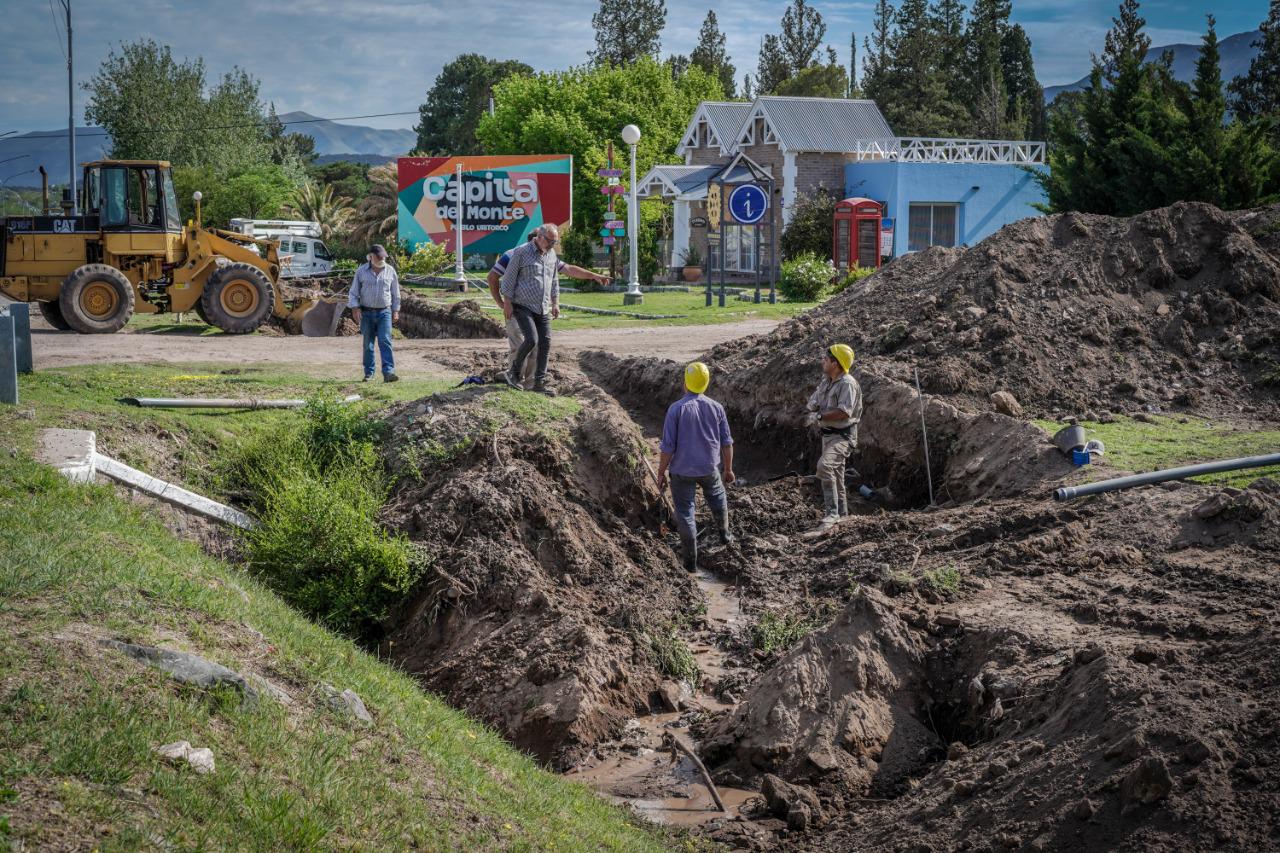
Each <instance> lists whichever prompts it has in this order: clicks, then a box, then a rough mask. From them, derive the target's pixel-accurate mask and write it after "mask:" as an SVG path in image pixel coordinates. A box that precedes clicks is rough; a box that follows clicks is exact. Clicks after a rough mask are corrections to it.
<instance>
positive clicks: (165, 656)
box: [101, 640, 258, 703]
mask: <svg viewBox="0 0 1280 853" xmlns="http://www.w3.org/2000/svg"><path fill="white" fill-rule="evenodd" d="M101 643H102V645H104V646H106V647H108V648H112V649H115V650H116V651H118V652H121V653H122V654H125V655H128V656H129V657H131V658H133V659H134V660H137V661H141V662H142V663H145V664H147V665H148V666H152V667H155V668H156V669H158V670H160V671H161V672H164V673H167V674H168V675H169V676H170V677H172V678H173V679H174V680H175V681H179V682H181V683H183V684H189V685H191V686H192V687H197V688H200V689H201V690H211V689H213V688H215V687H230V688H232V689H234V690H238V691H240V694H241V696H243V697H244V701H246V702H250V703H254V702H257V701H258V691H257V690H254V689H253V688H252V687H250V686H249V682H247V681H245V678H244V676H243V675H241V674H240V673H238V672H235V671H234V670H230V669H227V668H226V667H225V666H222V665H220V664H216V663H214V662H213V661H210V660H205V659H204V658H202V657H200V656H199V655H193V654H189V653H188V652H179V651H174V650H173V649H160V648H156V647H155V646H138V645H134V644H133V643H122V642H120V641H119V640H102V641H101Z"/></svg>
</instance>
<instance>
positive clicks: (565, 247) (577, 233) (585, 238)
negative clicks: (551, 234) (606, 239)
mask: <svg viewBox="0 0 1280 853" xmlns="http://www.w3.org/2000/svg"><path fill="white" fill-rule="evenodd" d="M595 248H596V247H595V241H594V240H592V239H591V235H590V234H589V233H587V230H586V229H585V228H571V229H569V231H568V232H567V233H566V234H565V235H564V239H563V240H561V242H560V260H562V261H564V262H565V263H566V264H574V265H575V266H580V267H590V266H591V264H592V262H593V257H592V256H593V255H594V254H595ZM587 283H588V282H582V284H587Z"/></svg>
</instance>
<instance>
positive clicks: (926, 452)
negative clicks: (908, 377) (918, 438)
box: [911, 367, 933, 506]
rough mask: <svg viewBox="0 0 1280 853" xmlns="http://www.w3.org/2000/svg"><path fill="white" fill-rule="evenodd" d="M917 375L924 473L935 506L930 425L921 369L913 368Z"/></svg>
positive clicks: (930, 498)
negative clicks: (927, 418)
mask: <svg viewBox="0 0 1280 853" xmlns="http://www.w3.org/2000/svg"><path fill="white" fill-rule="evenodd" d="M911 371H912V372H913V373H915V375H916V396H917V397H919V398H920V432H921V434H922V435H923V436H924V473H925V474H926V475H927V476H928V478H929V506H933V465H932V464H931V463H930V462H929V427H928V426H927V425H926V424H925V422H924V394H923V393H922V392H921V391H920V371H919V370H918V369H916V368H914V367H913V368H911Z"/></svg>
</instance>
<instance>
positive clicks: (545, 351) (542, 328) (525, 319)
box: [511, 305, 551, 385]
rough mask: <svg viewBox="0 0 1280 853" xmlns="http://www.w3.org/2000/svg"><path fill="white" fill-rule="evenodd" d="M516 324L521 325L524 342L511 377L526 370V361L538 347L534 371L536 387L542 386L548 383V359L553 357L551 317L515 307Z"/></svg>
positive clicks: (514, 363) (517, 351) (512, 367)
mask: <svg viewBox="0 0 1280 853" xmlns="http://www.w3.org/2000/svg"><path fill="white" fill-rule="evenodd" d="M514 309H515V311H514V313H515V318H516V322H517V323H519V324H520V334H522V335H524V342H523V343H521V344H520V349H518V350H516V359H515V361H514V362H512V364H511V375H512V376H520V373H521V371H522V370H524V360H525V359H526V358H528V357H529V354H530V353H531V352H533V348H534V346H535V345H536V346H537V347H538V363H537V366H536V367H535V368H534V371H533V383H534V385H542V384H543V383H545V382H546V381H547V357H548V356H550V355H551V316H550V315H549V314H540V313H538V312H537V311H534V310H532V309H530V308H526V307H525V306H523V305H516V306H514Z"/></svg>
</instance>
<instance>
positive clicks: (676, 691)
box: [658, 681, 684, 711]
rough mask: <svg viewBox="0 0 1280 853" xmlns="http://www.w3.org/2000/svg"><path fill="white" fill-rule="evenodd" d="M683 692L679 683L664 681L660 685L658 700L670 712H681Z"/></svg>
mask: <svg viewBox="0 0 1280 853" xmlns="http://www.w3.org/2000/svg"><path fill="white" fill-rule="evenodd" d="M683 692H684V691H683V690H682V689H681V685H680V683H679V682H676V681H664V682H662V684H660V685H658V700H659V701H660V702H662V707H663V708H666V709H667V710H668V711H679V710H680V700H681V698H682V695H681V694H682V693H683Z"/></svg>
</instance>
